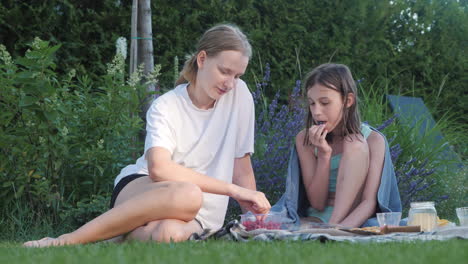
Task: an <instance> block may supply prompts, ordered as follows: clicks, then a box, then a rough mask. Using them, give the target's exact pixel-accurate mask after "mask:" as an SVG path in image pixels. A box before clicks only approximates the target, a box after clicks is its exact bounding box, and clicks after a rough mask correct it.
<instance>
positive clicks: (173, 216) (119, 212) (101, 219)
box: [24, 176, 203, 247]
mask: <svg viewBox="0 0 468 264" xmlns="http://www.w3.org/2000/svg"><path fill="white" fill-rule="evenodd" d="M202 200H203V198H202V192H201V190H200V188H199V187H198V186H196V185H195V184H192V183H187V182H170V181H168V182H153V181H152V180H151V179H150V178H149V177H147V176H146V177H141V178H138V179H135V180H133V181H132V182H130V183H128V184H127V186H125V187H124V188H123V189H122V191H121V192H120V193H119V195H118V196H117V199H116V202H115V206H114V208H112V209H110V210H109V211H107V212H105V213H104V214H102V215H100V216H98V217H96V218H95V219H93V220H91V221H90V222H88V223H87V224H85V225H83V226H82V227H80V228H78V229H77V230H75V231H73V232H71V233H68V234H64V235H61V236H59V237H58V238H43V239H41V240H36V241H29V242H26V243H24V246H27V247H47V246H59V245H70V244H86V243H90V242H96V241H101V240H105V239H109V238H113V237H117V236H120V235H123V234H126V233H128V232H130V231H132V230H133V232H131V233H130V234H129V235H128V238H129V239H138V240H148V239H152V240H156V241H160V242H168V241H171V240H172V241H183V240H186V239H187V238H188V237H189V236H190V235H191V234H192V233H194V232H200V231H201V227H200V225H199V224H198V223H197V222H196V221H195V220H194V218H195V216H196V214H197V213H198V210H200V207H201V205H202Z"/></svg>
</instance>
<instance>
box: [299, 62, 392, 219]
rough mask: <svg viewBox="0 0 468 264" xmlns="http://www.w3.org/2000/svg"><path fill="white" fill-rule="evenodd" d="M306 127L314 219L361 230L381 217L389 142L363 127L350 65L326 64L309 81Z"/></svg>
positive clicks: (303, 141)
mask: <svg viewBox="0 0 468 264" xmlns="http://www.w3.org/2000/svg"><path fill="white" fill-rule="evenodd" d="M305 88H306V89H305V90H306V93H307V100H308V115H307V120H306V128H305V129H304V130H302V131H301V132H300V133H299V134H298V135H297V137H296V149H297V155H298V158H299V163H300V172H301V175H302V182H303V183H304V188H305V192H306V198H307V199H308V202H309V204H310V207H308V209H307V216H308V217H309V219H314V220H317V221H319V222H325V223H329V224H338V225H343V226H349V227H359V226H361V225H362V224H363V223H364V222H365V221H366V220H367V219H369V218H371V217H372V216H373V215H375V213H376V210H377V208H378V206H377V192H378V189H379V185H380V180H381V175H382V169H383V166H384V156H385V148H386V143H385V139H384V137H383V136H382V135H381V134H380V133H378V132H376V131H373V130H371V128H370V127H369V126H367V125H366V124H363V123H361V121H360V117H359V111H358V100H357V89H356V84H355V81H354V79H353V77H352V75H351V72H350V70H349V69H348V67H347V66H345V65H342V64H323V65H320V66H318V67H317V68H315V69H314V70H313V71H312V72H310V73H309V74H308V76H307V77H306V81H305Z"/></svg>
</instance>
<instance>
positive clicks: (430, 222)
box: [408, 202, 437, 231]
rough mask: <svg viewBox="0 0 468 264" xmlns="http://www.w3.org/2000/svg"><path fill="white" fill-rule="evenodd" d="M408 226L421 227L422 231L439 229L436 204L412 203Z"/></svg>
mask: <svg viewBox="0 0 468 264" xmlns="http://www.w3.org/2000/svg"><path fill="white" fill-rule="evenodd" d="M408 225H414V226H421V230H422V231H432V230H433V229H434V228H435V227H437V211H436V209H435V207H434V202H413V203H411V208H410V210H409V213H408Z"/></svg>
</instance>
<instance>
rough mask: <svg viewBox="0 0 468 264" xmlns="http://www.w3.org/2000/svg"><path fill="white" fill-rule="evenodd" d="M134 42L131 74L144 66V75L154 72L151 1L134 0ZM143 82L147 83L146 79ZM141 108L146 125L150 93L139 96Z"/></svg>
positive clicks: (148, 89) (150, 88) (141, 137)
mask: <svg viewBox="0 0 468 264" xmlns="http://www.w3.org/2000/svg"><path fill="white" fill-rule="evenodd" d="M131 23H132V25H131V26H132V32H131V35H132V41H131V46H130V69H129V74H132V73H133V72H134V71H136V70H137V68H138V66H139V65H141V64H143V75H148V74H149V73H151V72H153V71H154V59H153V30H152V26H151V0H133V4H132V21H131ZM142 81H145V80H144V79H143V80H142ZM154 91H155V86H154V85H148V86H147V87H146V92H150V93H151V92H154ZM139 98H140V102H141V108H140V113H139V116H140V118H141V119H142V120H143V121H144V122H145V123H146V111H148V108H149V106H150V105H151V102H152V100H153V98H154V96H153V95H148V93H145V94H140V95H139ZM138 141H139V142H144V141H145V130H144V128H143V129H142V130H141V132H140V134H139V136H138Z"/></svg>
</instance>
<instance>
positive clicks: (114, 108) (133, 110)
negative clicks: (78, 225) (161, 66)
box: [0, 38, 158, 216]
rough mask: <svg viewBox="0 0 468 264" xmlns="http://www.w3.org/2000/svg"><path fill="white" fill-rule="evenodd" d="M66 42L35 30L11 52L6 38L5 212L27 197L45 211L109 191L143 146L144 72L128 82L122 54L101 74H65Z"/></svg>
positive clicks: (1, 82)
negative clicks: (61, 55)
mask: <svg viewBox="0 0 468 264" xmlns="http://www.w3.org/2000/svg"><path fill="white" fill-rule="evenodd" d="M59 47H60V46H59V45H50V43H49V42H47V41H42V40H40V39H39V38H36V39H35V40H34V41H33V42H32V43H31V44H30V48H29V49H28V51H27V52H26V54H25V56H23V57H18V58H16V59H15V60H12V59H11V57H10V56H9V54H8V53H7V52H6V51H5V49H4V47H3V46H2V45H0V51H2V58H0V60H2V61H3V62H4V63H2V64H0V94H1V96H0V113H1V114H0V148H1V152H0V179H1V182H2V185H0V199H1V200H2V204H1V205H0V210H1V211H2V213H3V212H6V211H9V212H10V213H13V214H14V213H15V212H14V210H15V207H14V206H13V205H14V204H15V203H16V202H18V201H20V202H22V203H26V204H28V207H29V208H30V209H31V210H32V213H33V214H37V215H38V216H40V215H43V214H51V215H57V213H58V212H59V211H60V210H61V209H62V208H63V206H64V205H67V207H66V208H69V207H70V206H69V205H73V204H75V203H76V202H78V201H82V202H83V199H85V198H89V197H90V196H91V194H108V193H109V192H110V191H111V190H112V180H113V179H114V177H115V176H116V175H117V174H118V172H119V171H120V169H121V167H122V166H124V165H127V164H129V163H130V162H131V161H133V159H134V158H132V156H133V155H134V154H136V153H137V151H141V148H142V147H141V146H140V145H138V144H136V143H135V140H134V139H135V137H136V136H137V135H138V132H139V131H140V130H141V128H142V125H143V124H142V120H141V119H140V118H139V117H138V111H139V108H140V101H141V99H140V98H139V94H140V93H142V92H143V91H144V89H145V88H144V86H143V85H140V84H138V83H139V80H140V79H141V76H140V75H141V72H140V71H137V72H136V73H135V74H134V75H132V76H131V77H130V80H129V81H128V82H127V83H126V82H125V78H124V72H125V71H124V61H123V58H122V57H121V56H119V55H117V56H116V57H115V59H114V61H113V62H112V63H110V64H108V71H107V73H106V74H104V75H101V76H100V78H99V79H100V81H99V82H96V81H95V82H92V81H91V79H90V78H89V77H87V76H86V75H76V73H75V71H74V70H71V71H70V72H68V73H67V74H64V75H60V74H58V73H57V69H56V65H55V62H54V61H55V56H54V55H55V52H56V51H57V50H58V49H59ZM157 74H158V73H155V74H154V76H152V77H151V78H148V80H151V81H153V82H154V81H155V77H157ZM79 209H80V204H78V210H79ZM70 214H76V212H71V213H70Z"/></svg>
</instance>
